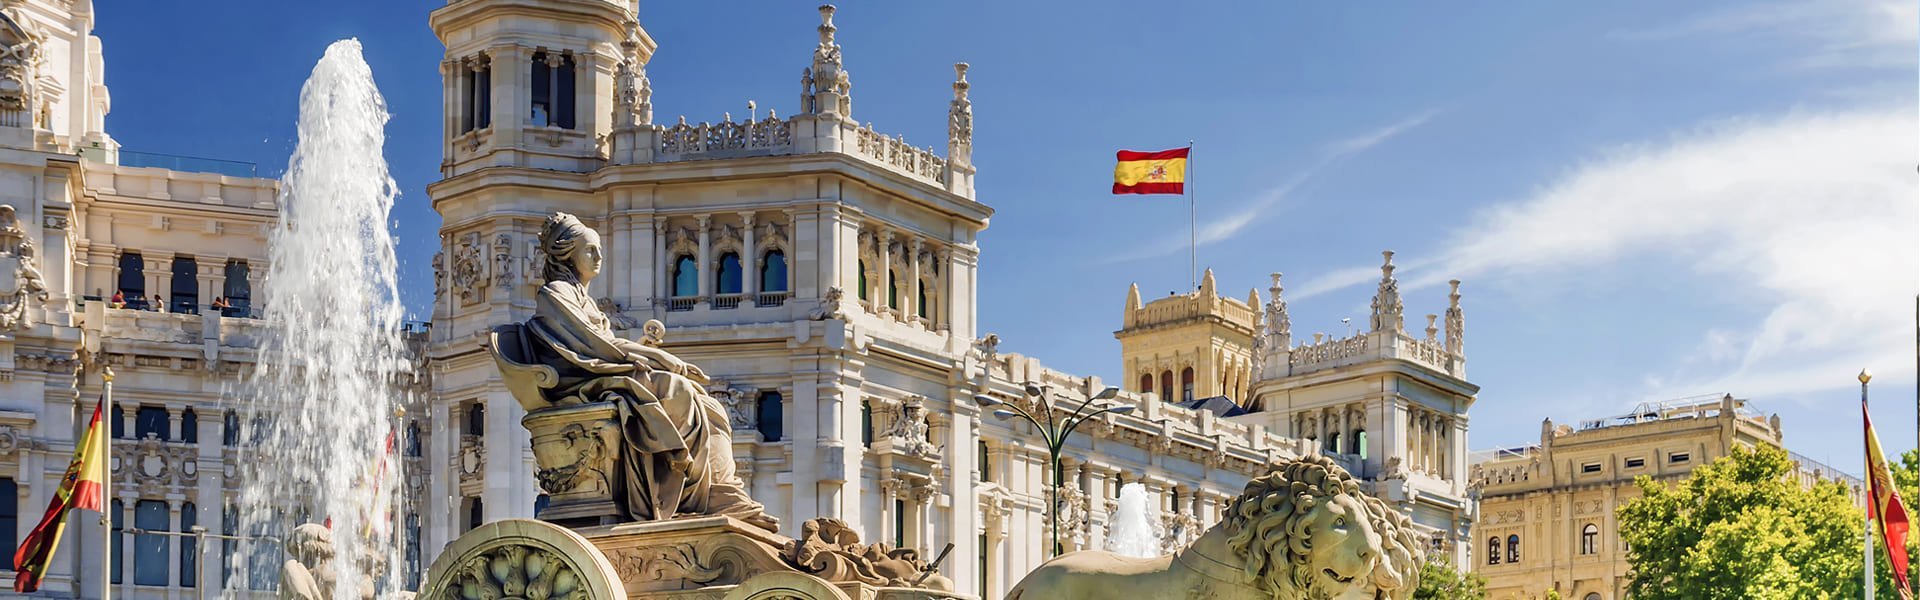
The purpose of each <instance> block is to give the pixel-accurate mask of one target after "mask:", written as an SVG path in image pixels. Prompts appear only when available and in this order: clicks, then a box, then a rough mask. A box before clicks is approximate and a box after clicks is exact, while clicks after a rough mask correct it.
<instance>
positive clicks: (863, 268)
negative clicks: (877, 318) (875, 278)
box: [857, 260, 867, 300]
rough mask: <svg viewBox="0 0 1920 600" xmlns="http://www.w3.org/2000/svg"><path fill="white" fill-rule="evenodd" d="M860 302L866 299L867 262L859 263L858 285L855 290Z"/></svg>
mask: <svg viewBox="0 0 1920 600" xmlns="http://www.w3.org/2000/svg"><path fill="white" fill-rule="evenodd" d="M857 291H858V293H859V295H860V299H861V300H866V299H867V261H864V260H863V261H860V285H859V286H858V288H857Z"/></svg>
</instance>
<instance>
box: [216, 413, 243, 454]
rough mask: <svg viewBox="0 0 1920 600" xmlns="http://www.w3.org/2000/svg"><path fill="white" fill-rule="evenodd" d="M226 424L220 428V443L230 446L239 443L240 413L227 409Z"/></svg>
mask: <svg viewBox="0 0 1920 600" xmlns="http://www.w3.org/2000/svg"><path fill="white" fill-rule="evenodd" d="M226 421H227V422H226V425H225V426H224V427H222V428H221V430H222V431H221V432H220V445H222V446H226V447H228V448H232V447H234V446H238V445H240V414H239V413H236V412H233V411H231V410H229V411H227V416H226Z"/></svg>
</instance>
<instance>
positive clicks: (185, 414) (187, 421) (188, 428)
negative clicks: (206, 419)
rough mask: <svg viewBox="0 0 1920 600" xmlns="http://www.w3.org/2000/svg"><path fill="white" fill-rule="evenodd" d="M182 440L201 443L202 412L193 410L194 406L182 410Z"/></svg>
mask: <svg viewBox="0 0 1920 600" xmlns="http://www.w3.org/2000/svg"><path fill="white" fill-rule="evenodd" d="M180 441H182V442H186V443H189V444H198V443H200V413H196V412H193V407H187V409H186V410H182V411H180Z"/></svg>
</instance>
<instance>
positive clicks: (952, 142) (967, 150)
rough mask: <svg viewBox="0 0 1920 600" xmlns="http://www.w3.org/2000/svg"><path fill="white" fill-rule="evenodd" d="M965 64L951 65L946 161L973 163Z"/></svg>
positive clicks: (958, 163)
mask: <svg viewBox="0 0 1920 600" xmlns="http://www.w3.org/2000/svg"><path fill="white" fill-rule="evenodd" d="M971 87H972V84H969V83H967V63H954V65H953V104H952V106H950V107H948V109H947V160H948V161H950V162H952V163H953V164H956V165H966V164H972V163H973V101H972V100H969V99H968V98H967V89H968V88H971Z"/></svg>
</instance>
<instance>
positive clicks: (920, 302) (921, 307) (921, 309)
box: [913, 281, 927, 319]
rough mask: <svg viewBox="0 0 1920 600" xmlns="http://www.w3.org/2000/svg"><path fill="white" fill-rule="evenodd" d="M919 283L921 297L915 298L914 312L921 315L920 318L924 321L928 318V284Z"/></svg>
mask: <svg viewBox="0 0 1920 600" xmlns="http://www.w3.org/2000/svg"><path fill="white" fill-rule="evenodd" d="M917 283H918V285H919V287H920V290H919V296H917V297H915V298H914V303H913V310H914V311H915V312H918V313H920V318H922V319H924V318H927V282H925V281H920V282H917Z"/></svg>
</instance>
